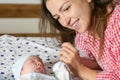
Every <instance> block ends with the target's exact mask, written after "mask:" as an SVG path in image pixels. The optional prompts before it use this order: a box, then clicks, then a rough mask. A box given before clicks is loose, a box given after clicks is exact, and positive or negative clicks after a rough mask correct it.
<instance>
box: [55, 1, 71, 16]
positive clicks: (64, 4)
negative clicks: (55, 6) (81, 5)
mask: <svg viewBox="0 0 120 80" xmlns="http://www.w3.org/2000/svg"><path fill="white" fill-rule="evenodd" d="M68 2H69V1H66V2H64V3H63V4H62V5H61V6H60V8H59V11H61V10H62V8H63V6H64V5H65V4H66V3H68ZM55 16H57V15H56V14H55V15H53V17H55Z"/></svg>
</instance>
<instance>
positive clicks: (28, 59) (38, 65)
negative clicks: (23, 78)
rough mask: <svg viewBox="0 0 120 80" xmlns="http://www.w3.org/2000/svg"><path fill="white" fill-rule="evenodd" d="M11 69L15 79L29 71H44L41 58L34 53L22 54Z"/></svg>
mask: <svg viewBox="0 0 120 80" xmlns="http://www.w3.org/2000/svg"><path fill="white" fill-rule="evenodd" d="M12 71H13V74H14V77H15V79H17V78H18V77H20V75H23V74H27V73H30V72H37V73H45V72H46V71H45V67H44V64H43V62H42V60H41V59H40V58H39V57H38V56H35V55H25V56H22V57H21V58H20V59H19V60H18V61H17V62H16V63H15V64H14V65H13V66H12Z"/></svg>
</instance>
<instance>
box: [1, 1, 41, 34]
mask: <svg viewBox="0 0 120 80" xmlns="http://www.w3.org/2000/svg"><path fill="white" fill-rule="evenodd" d="M40 2H41V1H40V0H0V4H40ZM0 33H39V19H38V18H0Z"/></svg>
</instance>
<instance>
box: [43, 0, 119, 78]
mask: <svg viewBox="0 0 120 80" xmlns="http://www.w3.org/2000/svg"><path fill="white" fill-rule="evenodd" d="M42 6H43V10H44V12H45V14H46V16H47V18H48V20H49V21H50V22H51V23H52V24H53V26H55V27H56V28H57V29H58V30H59V31H63V32H65V31H69V33H76V36H75V45H76V46H77V49H76V48H75V47H74V46H73V45H72V44H71V43H70V42H64V43H63V44H62V46H61V47H62V48H61V50H60V53H59V54H60V60H61V61H63V62H65V63H66V64H67V65H68V66H69V68H70V70H71V71H72V72H73V73H75V74H77V75H78V76H79V77H81V78H82V79H83V80H120V5H119V2H117V0H116V1H113V0H43V1H42ZM68 37H69V36H68ZM72 37H73V36H72ZM78 49H80V50H82V51H84V52H85V53H86V54H87V55H88V56H89V58H90V59H84V58H81V57H80V56H79V54H78ZM88 60H89V61H88ZM99 66H100V68H101V69H102V71H100V72H99V73H97V72H96V71H95V70H94V69H97V68H99Z"/></svg>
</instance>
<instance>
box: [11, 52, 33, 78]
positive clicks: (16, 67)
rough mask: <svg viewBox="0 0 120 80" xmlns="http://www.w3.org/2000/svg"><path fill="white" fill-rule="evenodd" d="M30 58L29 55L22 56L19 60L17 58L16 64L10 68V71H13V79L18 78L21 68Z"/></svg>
mask: <svg viewBox="0 0 120 80" xmlns="http://www.w3.org/2000/svg"><path fill="white" fill-rule="evenodd" d="M30 56H31V55H30V54H26V55H24V56H21V57H20V58H18V60H17V62H16V63H15V64H14V65H13V66H12V71H13V74H14V78H15V79H17V78H18V77H20V72H21V69H22V67H23V64H24V62H25V61H26V60H27V59H28V57H30Z"/></svg>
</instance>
